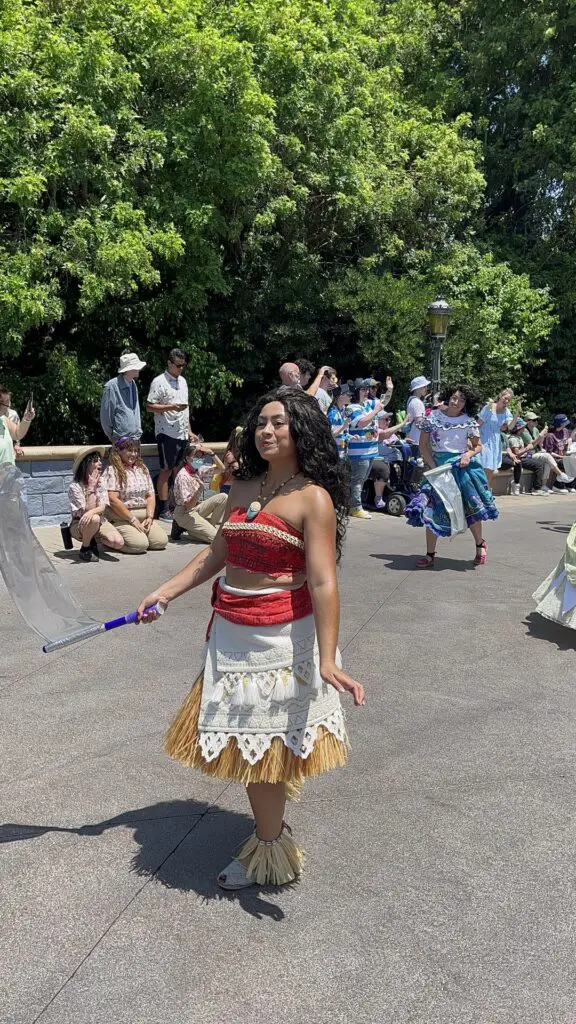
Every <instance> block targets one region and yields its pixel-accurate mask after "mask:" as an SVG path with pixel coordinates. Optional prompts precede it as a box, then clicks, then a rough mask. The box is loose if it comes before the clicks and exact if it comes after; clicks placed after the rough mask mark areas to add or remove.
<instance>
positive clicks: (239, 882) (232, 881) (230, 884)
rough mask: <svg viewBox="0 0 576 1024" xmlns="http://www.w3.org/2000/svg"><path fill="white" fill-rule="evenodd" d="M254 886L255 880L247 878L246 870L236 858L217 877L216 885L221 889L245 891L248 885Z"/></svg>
mask: <svg viewBox="0 0 576 1024" xmlns="http://www.w3.org/2000/svg"><path fill="white" fill-rule="evenodd" d="M255 884H256V883H255V880H254V879H253V878H248V875H247V874H246V868H245V867H244V865H243V864H241V863H240V861H239V860H236V858H234V860H233V861H231V862H230V864H229V865H228V867H227V868H224V871H221V872H220V874H219V875H218V885H219V886H220V888H221V889H247V888H248V886H249V885H255Z"/></svg>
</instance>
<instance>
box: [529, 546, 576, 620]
mask: <svg viewBox="0 0 576 1024" xmlns="http://www.w3.org/2000/svg"><path fill="white" fill-rule="evenodd" d="M532 597H533V598H534V600H535V601H536V602H537V605H536V611H537V612H538V614H539V615H542V616H544V618H545V619H550V620H551V621H552V622H558V623H559V624H560V625H561V626H567V627H568V629H576V588H574V587H573V586H572V584H571V583H570V581H569V579H568V576H567V574H566V570H565V568H564V555H563V556H562V558H561V559H560V561H559V562H558V565H557V566H556V568H555V569H553V570H552V572H551V573H550V575H549V576H547V577H546V579H545V580H544V582H543V583H541V584H540V586H539V587H538V590H535V591H534V593H533V595H532Z"/></svg>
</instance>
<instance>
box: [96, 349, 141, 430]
mask: <svg viewBox="0 0 576 1024" xmlns="http://www.w3.org/2000/svg"><path fill="white" fill-rule="evenodd" d="M145 366H146V363H145V362H143V360H142V359H140V358H139V357H138V356H137V355H136V353H135V352H126V353H125V354H124V355H122V356H120V366H119V367H118V376H117V377H113V378H112V380H109V381H108V382H107V383H106V384H105V385H104V392H103V395H102V401H101V403H100V423H101V424H102V430H103V431H104V433H105V434H106V437H107V438H108V440H109V441H110V442H111V443H112V444H114V442H115V441H117V440H118V438H119V437H133V438H134V440H136V441H137V440H139V439H140V438H141V437H142V421H141V418H140V400H139V398H138V389H137V387H136V378H137V377H138V374H139V373H140V370H143V369H144V367H145Z"/></svg>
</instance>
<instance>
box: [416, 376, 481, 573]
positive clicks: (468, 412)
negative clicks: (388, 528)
mask: <svg viewBox="0 0 576 1024" xmlns="http://www.w3.org/2000/svg"><path fill="white" fill-rule="evenodd" d="M441 402H442V408H441V409H440V408H439V409H434V410H433V411H432V412H431V413H430V414H429V415H428V416H427V417H426V418H425V420H424V421H423V423H422V428H421V434H420V452H421V454H422V458H423V459H424V462H425V463H426V466H427V468H428V469H433V468H434V467H436V466H441V465H443V464H445V463H451V465H452V475H453V477H454V480H455V481H456V484H457V486H458V490H459V491H460V494H461V496H462V506H463V511H464V515H465V517H466V525H467V526H468V528H469V529H470V531H471V533H472V536H473V537H474V541H475V544H476V557H475V559H474V565H484V563H485V561H486V550H487V548H486V542H485V540H484V538H483V537H482V523H483V522H485V521H486V520H487V519H497V518H498V510H497V508H496V505H495V502H494V496H493V494H492V491H491V490H490V487H489V484H488V481H487V479H486V474H485V473H484V470H483V469H482V465H481V462H480V459H479V455H480V453H481V451H482V445H481V442H480V437H479V428H478V424H477V422H476V418H475V412H476V407H477V405H476V398H475V395H474V394H473V392H472V391H471V389H470V388H468V387H467V386H466V385H464V384H461V385H458V386H455V387H451V388H447V390H446V391H445V392H444V394H443V395H442V396H441ZM458 456H460V458H459V459H458ZM405 515H406V518H407V520H408V523H409V525H410V526H425V527H426V555H425V556H424V557H423V558H421V559H420V560H419V561H418V562H417V563H416V564H417V566H418V568H419V569H431V568H433V567H434V559H435V556H436V544H437V542H438V537H451V536H452V534H453V532H454V529H453V525H452V521H451V519H450V516H449V514H448V512H447V510H446V507H445V506H444V504H443V502H442V500H441V498H440V497H439V495H438V494H437V493H436V491H435V490H434V488H433V487H432V486H431V484H430V483H429V482H428V481H427V480H425V482H424V483H423V485H422V488H421V490H420V493H419V494H416V495H415V496H414V498H413V499H412V501H411V502H410V504H409V505H408V508H407V509H406V512H405Z"/></svg>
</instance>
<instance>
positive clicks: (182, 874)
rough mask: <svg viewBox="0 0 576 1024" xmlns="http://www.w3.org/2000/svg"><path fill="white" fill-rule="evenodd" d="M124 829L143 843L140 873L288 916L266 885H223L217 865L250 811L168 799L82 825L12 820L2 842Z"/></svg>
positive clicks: (247, 827)
mask: <svg viewBox="0 0 576 1024" xmlns="http://www.w3.org/2000/svg"><path fill="white" fill-rule="evenodd" d="M178 819H179V820H180V821H181V822H182V830H181V831H180V834H179V837H176V836H175V837H174V839H173V841H170V842H169V843H168V845H169V849H168V850H167V838H166V833H167V829H168V828H169V827H171V828H174V825H175V823H176V824H177V823H178ZM121 827H123V828H130V829H133V832H134V839H135V840H136V842H137V843H139V845H140V850H139V851H138V853H137V854H135V856H134V857H133V859H132V863H131V870H132V871H133V872H135V873H136V874H137V875H140V876H142V877H143V878H147V879H150V880H152V879H154V880H157V881H159V882H161V883H162V885H165V886H166V887H167V888H169V889H179V890H180V891H181V892H196V893H197V894H198V895H199V896H201V897H202V898H203V899H204V900H206V901H208V900H211V899H228V900H231V899H235V900H237V901H238V903H239V904H240V905H241V906H242V908H243V909H244V910H245V911H246V912H247V913H248V914H251V915H252V916H253V917H257V918H263V917H270V918H272V919H273V920H275V921H281V920H282V919H283V918H284V912H283V911H282V909H281V908H280V907H278V906H277V905H276V904H275V903H269V902H267V901H266V900H264V899H263V898H262V896H261V894H260V893H261V889H262V887H259V886H253V887H252V888H250V889H247V890H239V891H236V892H227V891H226V890H224V889H220V888H219V886H218V885H217V882H216V873H217V871H218V869H219V868H224V867H225V866H226V864H227V863H228V862H229V861H230V860H231V859H232V857H233V856H234V851H235V850H236V848H237V847H238V846H239V845H240V843H241V842H242V841H243V840H244V839H245V838H246V837H247V835H248V834H249V833H250V832H251V831H252V829H253V827H254V822H253V819H252V818H251V817H250V816H249V815H247V814H238V813H237V812H235V811H227V810H222V809H220V808H218V807H215V806H214V805H213V804H208V803H206V802H204V801H201V800H167V801H165V802H161V803H157V804H152V805H151V806H149V807H139V808H137V809H136V810H133V811H125V812H124V813H123V814H118V815H117V816H116V817H115V818H108V819H106V820H105V821H99V822H95V823H94V824H92V825H81V826H79V827H78V828H65V827H62V826H59V825H23V824H16V823H8V822H7V823H5V824H3V825H0V844H1V843H18V842H24V841H26V840H32V839H37V838H39V837H40V836H43V835H46V833H48V832H68V833H71V834H73V835H78V836H101V835H102V834H103V833H104V832H106V831H108V829H112V828H121ZM195 839H196V841H195ZM263 888H264V891H266V887H263Z"/></svg>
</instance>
